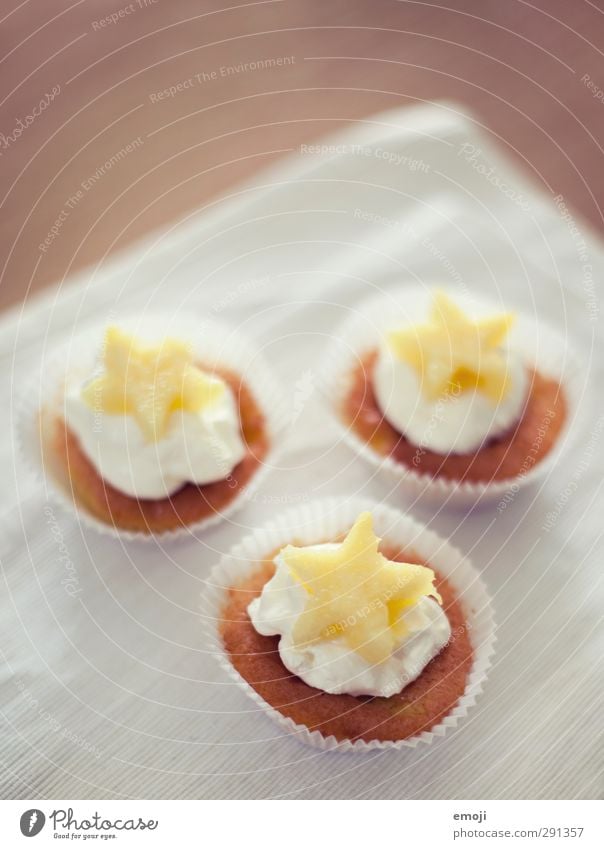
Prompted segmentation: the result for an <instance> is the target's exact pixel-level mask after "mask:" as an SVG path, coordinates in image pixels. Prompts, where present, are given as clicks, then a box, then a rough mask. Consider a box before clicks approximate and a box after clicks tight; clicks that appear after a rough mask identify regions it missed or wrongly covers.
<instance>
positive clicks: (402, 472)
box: [333, 290, 569, 497]
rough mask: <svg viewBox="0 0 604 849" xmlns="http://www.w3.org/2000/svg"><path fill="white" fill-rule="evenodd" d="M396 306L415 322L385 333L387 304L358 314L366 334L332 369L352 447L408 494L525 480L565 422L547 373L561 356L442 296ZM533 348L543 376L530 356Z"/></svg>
mask: <svg viewBox="0 0 604 849" xmlns="http://www.w3.org/2000/svg"><path fill="white" fill-rule="evenodd" d="M419 304H421V315H418V305H419ZM401 306H402V307H403V310H404V312H405V313H411V314H413V315H414V318H415V316H417V318H416V319H415V320H412V321H409V320H405V319H403V320H401V321H400V322H399V323H394V322H393V320H392V312H395V311H396V309H395V308H393V305H392V304H389V305H386V303H385V302H384V301H383V300H382V301H380V302H376V303H374V305H373V312H371V309H370V310H369V312H368V313H367V314H365V313H364V315H365V317H366V318H367V316H368V315H371V316H372V317H373V318H374V319H375V322H376V323H375V325H374V326H373V327H372V331H374V332H373V334H372V335H371V337H370V338H368V339H367V342H366V343H365V346H364V347H362V348H359V347H357V348H356V350H355V359H354V361H351V359H350V357H349V358H348V362H347V363H346V364H343V363H340V364H339V372H338V377H337V380H339V383H340V385H342V386H343V387H344V391H343V392H342V391H340V393H339V395H338V401H337V404H338V410H337V413H338V416H339V418H340V421H341V422H342V423H343V424H344V426H345V428H346V430H347V432H348V435H349V436H350V437H351V438H352V441H353V443H354V444H355V447H357V448H359V446H360V447H361V450H362V453H363V454H364V455H365V456H366V457H369V458H370V459H372V460H373V462H376V463H377V464H378V465H380V466H382V467H385V468H387V469H388V470H389V471H390V472H394V473H395V474H397V475H398V476H399V477H402V478H407V479H408V480H409V479H410V480H412V481H413V483H414V484H415V488H416V491H417V492H421V491H422V490H426V489H428V490H429V489H430V488H431V487H432V488H433V490H434V489H436V491H437V492H439V493H441V494H443V495H451V494H452V493H454V492H459V493H460V494H461V495H462V496H463V495H464V494H465V495H468V496H470V497H472V496H479V495H485V494H496V493H501V492H502V491H504V490H505V489H507V488H509V487H510V486H512V485H514V487H515V486H517V483H518V482H519V481H523V480H524V479H525V478H527V477H532V476H534V473H536V472H537V471H538V470H539V468H540V466H542V464H544V461H545V460H546V459H548V458H549V457H550V456H551V455H552V454H553V451H554V448H555V447H556V446H557V445H558V443H559V442H560V437H561V434H562V433H563V431H564V430H565V427H566V425H567V421H568V399H567V392H566V389H565V387H563V386H562V381H561V374H560V373H559V371H558V370H557V365H558V363H559V362H560V358H561V355H562V353H563V352H564V351H566V349H567V348H566V345H564V344H560V342H559V340H557V341H556V342H555V341H554V340H553V338H552V334H551V333H548V332H547V331H545V330H544V329H539V328H535V327H533V326H531V325H530V323H529V322H526V321H524V322H521V323H519V325H520V326H516V325H517V324H518V322H517V317H516V316H515V315H513V314H511V313H494V312H492V311H489V310H488V308H487V309H486V310H485V307H484V305H479V309H478V311H477V312H474V311H473V310H472V309H471V308H470V307H469V308H467V309H466V308H463V307H462V306H461V305H460V304H458V303H456V301H454V300H453V299H452V298H451V297H450V296H449V295H447V294H446V293H445V292H444V291H438V290H437V291H435V292H433V293H430V295H429V298H428V300H427V302H426V296H425V293H422V294H418V293H417V292H413V291H412V292H410V293H409V295H408V296H407V297H406V298H402V299H401ZM388 308H389V310H390V314H389V317H387V310H388ZM403 310H401V311H403ZM367 320H368V321H369V320H370V319H369V318H367ZM375 331H377V333H376V332H375ZM514 331H515V332H514ZM376 336H377V338H376ZM346 341H347V343H348V345H350V341H349V337H347V340H346ZM539 343H540V358H541V360H543V361H547V364H546V368H545V370H543V369H542V367H541V362H539V356H537V357H535V355H534V351H531V350H530V348H531V346H534V345H537V347H538V348H539ZM568 362H569V361H567V364H566V365H567V367H568ZM333 379H334V380H335V379H336V376H335V374H334V375H333Z"/></svg>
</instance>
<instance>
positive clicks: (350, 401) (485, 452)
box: [341, 351, 566, 483]
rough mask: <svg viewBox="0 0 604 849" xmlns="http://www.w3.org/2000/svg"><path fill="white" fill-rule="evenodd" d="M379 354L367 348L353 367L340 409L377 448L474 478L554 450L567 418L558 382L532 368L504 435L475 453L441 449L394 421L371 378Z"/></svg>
mask: <svg viewBox="0 0 604 849" xmlns="http://www.w3.org/2000/svg"><path fill="white" fill-rule="evenodd" d="M377 354H378V352H377V351H371V352H369V353H368V354H366V355H365V356H364V357H363V359H362V360H361V362H360V363H359V365H358V366H357V367H356V368H355V369H354V371H353V373H352V374H351V376H350V383H349V389H348V392H347V394H346V396H345V398H344V401H343V404H342V409H341V414H342V416H343V418H344V420H345V422H346V423H347V424H348V425H349V426H350V427H351V428H352V429H353V430H354V431H355V432H356V433H357V435H358V436H360V437H361V439H362V440H363V441H364V442H366V443H368V445H370V446H371V448H373V449H374V451H377V452H378V453H379V454H382V455H384V456H390V457H392V459H393V460H396V461H397V462H399V463H402V464H403V465H404V466H408V467H409V468H410V469H413V470H414V471H416V472H418V473H420V474H428V475H430V476H431V477H433V478H435V477H442V478H448V479H450V480H454V481H468V482H473V483H479V482H482V483H488V482H490V481H498V480H507V479H509V478H515V477H517V476H518V475H523V474H525V473H526V472H528V471H530V470H531V468H533V466H535V465H536V464H537V463H539V462H540V461H541V460H542V459H543V458H544V457H545V456H546V455H547V454H548V452H549V451H551V449H552V447H553V445H554V444H555V442H556V440H557V438H558V436H559V434H560V431H561V429H562V426H563V424H564V421H565V419H566V402H565V399H564V394H563V392H562V390H561V388H560V385H559V383H558V382H557V381H555V380H550V379H548V378H545V377H543V376H542V375H540V374H539V372H537V371H531V372H530V374H529V386H530V390H529V396H528V398H527V402H526V405H525V408H524V411H523V414H522V417H521V419H520V421H519V422H518V424H517V425H515V426H514V427H513V428H512V429H511V430H510V431H509V433H507V434H506V435H505V436H502V437H500V438H498V439H493V440H491V442H489V443H487V444H485V445H484V446H483V447H482V448H480V449H479V450H478V451H476V452H474V453H471V454H438V453H436V452H435V451H429V450H427V449H424V448H419V447H418V446H417V445H415V444H414V443H412V442H410V441H409V440H408V439H406V437H404V436H402V435H401V434H400V433H399V432H398V431H397V430H396V429H395V428H394V427H392V425H391V424H390V422H388V421H387V420H386V419H385V418H384V415H383V413H382V411H381V409H380V407H379V406H378V403H377V401H376V398H375V394H374V391H373V381H372V377H373V369H374V366H375V362H376V359H377ZM409 403H413V399H410V400H409Z"/></svg>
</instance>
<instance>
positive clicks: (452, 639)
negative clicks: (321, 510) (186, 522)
mask: <svg viewBox="0 0 604 849" xmlns="http://www.w3.org/2000/svg"><path fill="white" fill-rule="evenodd" d="M395 515H397V514H395ZM385 518H386V521H387V522H388V526H389V527H390V528H392V529H393V530H392V531H391V532H389V535H391V536H392V537H393V541H387V542H383V541H381V540H380V539H379V538H378V537H377V536H376V535H375V533H374V530H373V517H372V514H371V513H370V512H367V511H365V512H363V513H361V514H360V515H358V517H357V518H356V520H355V521H353V522H351V523H347V524H348V529H347V531H346V532H345V534H344V535H343V538H342V535H339V537H340V538H339V539H335V540H334V539H325V538H323V539H318V540H316V541H313V542H311V543H308V544H305V545H297V544H295V542H293V543H289V544H285V545H280V546H278V548H277V549H276V550H275V551H272V552H266V553H265V556H264V557H262V556H260V557H259V558H258V560H257V561H256V562H254V563H250V564H248V567H247V568H248V574H247V576H246V577H245V578H244V579H243V580H239V581H237V582H236V583H235V584H234V585H233V586H230V588H229V589H228V591H227V593H226V595H225V597H224V598H223V600H222V602H221V608H220V612H219V631H220V640H221V643H222V646H223V647H224V650H225V652H226V654H227V657H228V659H229V662H230V663H231V664H232V666H233V667H234V669H235V670H236V671H237V672H238V673H239V675H240V676H241V678H242V679H243V680H244V681H245V682H247V684H248V685H249V686H251V687H252V688H253V690H254V691H255V693H256V694H257V695H258V696H259V697H260V698H261V699H262V700H263V702H264V703H266V704H267V705H268V706H270V707H271V708H272V709H273V710H274V711H276V712H277V713H278V714H279V715H280V716H281V717H282V718H283V717H286V718H287V719H288V720H291V722H293V723H294V724H295V726H296V727H300V726H302V727H304V728H305V729H307V731H308V732H310V733H311V734H312V733H313V732H319V734H320V735H321V737H322V738H328V737H333V738H335V739H336V740H337V741H340V742H341V741H351V742H352V743H353V744H354V743H355V742H356V741H364V744H367V743H373V744H375V743H376V742H378V743H380V744H381V743H384V742H386V741H390V742H391V741H402V740H409V739H410V738H414V737H416V736H418V735H422V734H423V733H424V732H430V731H431V730H433V729H435V727H437V726H439V725H440V723H441V722H442V721H443V720H444V718H445V717H447V716H450V715H451V714H452V713H453V712H454V711H455V709H456V706H457V705H458V703H459V702H460V700H461V699H462V698H463V696H464V693H465V691H466V687H467V684H468V681H469V676H470V674H471V671H472V669H473V665H474V662H475V652H474V647H473V644H472V641H471V639H470V630H471V626H470V623H469V621H468V618H467V612H466V610H465V609H464V606H463V605H462V603H461V601H460V600H459V597H458V592H457V590H456V588H455V586H454V584H453V583H451V582H450V581H449V580H448V579H447V577H445V575H444V574H439V573H438V571H436V570H433V569H432V568H431V566H430V564H429V563H427V562H426V560H425V558H424V557H422V556H421V555H419V554H417V553H414V551H413V550H409V548H408V547H405V546H401V544H400V543H399V542H397V541H395V540H397V539H400V533H399V534H398V535H397V533H396V522H397V520H396V519H395V520H394V524H393V523H392V511H387V515H386V516H385ZM414 530H415V528H414ZM403 532H406V533H409V531H408V530H406V529H405V527H404V528H403ZM415 536H417V535H416V534H415ZM442 545H443V544H442V541H441V556H442ZM446 556H449V555H448V554H447V555H446ZM451 566H453V564H451ZM458 569H459V571H460V572H461V569H462V567H458ZM213 577H214V576H213Z"/></svg>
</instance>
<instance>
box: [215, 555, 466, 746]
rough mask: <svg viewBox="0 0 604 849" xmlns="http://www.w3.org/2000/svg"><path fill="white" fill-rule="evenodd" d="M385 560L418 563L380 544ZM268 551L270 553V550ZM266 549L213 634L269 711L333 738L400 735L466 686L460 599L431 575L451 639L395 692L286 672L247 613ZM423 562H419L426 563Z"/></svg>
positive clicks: (435, 717)
mask: <svg viewBox="0 0 604 849" xmlns="http://www.w3.org/2000/svg"><path fill="white" fill-rule="evenodd" d="M380 550H381V551H382V553H383V554H384V555H385V556H386V557H388V558H389V559H390V560H399V561H404V562H411V563H423V561H421V560H420V559H419V558H417V557H415V556H413V555H412V554H410V553H408V552H407V553H405V552H402V551H400V550H399V549H397V548H394V549H392V548H390V549H389V548H388V547H387V546H380ZM275 553H276V552H275ZM275 553H273V554H271V555H269V557H267V559H266V560H265V561H263V562H259V563H258V568H257V570H256V571H255V572H254V574H253V575H252V577H250V578H249V579H248V580H247V581H246V582H245V583H243V584H241V585H240V586H239V587H237V588H233V589H231V590H229V599H228V602H227V604H226V606H225V608H224V610H223V611H222V616H223V621H222V623H221V626H220V631H221V636H222V639H223V643H224V646H225V649H226V651H227V652H228V654H229V656H230V659H231V662H232V663H233V666H234V667H235V669H237V671H238V672H239V674H240V675H241V676H242V677H243V678H244V679H245V680H246V681H247V682H248V683H249V684H250V685H251V686H252V687H253V688H254V689H255V690H256V691H257V692H258V693H259V694H260V696H262V698H263V699H264V700H265V701H266V702H268V704H270V705H271V706H272V707H273V708H275V710H278V711H279V713H281V714H283V715H284V716H287V717H290V718H291V719H293V721H294V722H295V723H297V724H300V725H305V726H306V727H307V728H308V729H309V730H311V731H315V730H317V731H320V732H321V733H322V734H323V735H324V736H326V737H327V736H329V735H333V736H334V737H336V739H338V740H352V741H354V740H365V741H367V742H369V741H371V740H403V739H405V738H407V737H412V736H414V735H415V734H420V733H421V732H422V731H429V730H430V728H432V727H433V726H435V725H436V724H437V723H439V722H440V721H441V720H442V719H444V717H445V716H447V714H449V713H451V711H452V710H453V708H454V707H455V705H456V704H457V702H458V701H459V699H460V697H461V696H462V695H463V693H464V691H465V688H466V681H467V678H468V675H469V673H470V669H471V667H472V660H473V650H472V644H471V642H470V639H469V636H468V627H467V625H466V621H465V616H464V613H463V610H462V608H461V605H460V603H459V602H458V601H457V600H456V598H455V593H454V591H453V589H452V588H451V587H450V586H449V584H448V583H447V582H446V581H445V580H444V579H443V578H439V577H438V575H437V580H436V586H437V588H438V591H439V592H440V593H441V595H442V598H443V608H444V610H445V611H446V613H447V617H448V619H449V622H450V624H451V639H450V641H449V643H448V645H446V646H445V648H444V649H443V650H442V651H441V653H440V654H439V655H438V656H437V657H435V658H434V660H432V661H431V662H430V663H429V664H428V665H427V666H426V668H425V669H424V671H423V672H422V674H421V675H420V676H419V678H417V679H416V680H415V681H413V682H412V683H411V684H409V685H408V686H407V687H405V689H404V690H403V691H402V692H401V693H398V694H397V695H394V696H390V697H389V698H387V699H383V698H376V697H372V696H363V697H357V696H347V695H340V696H336V695H331V694H330V693H324V692H323V691H322V690H317V689H315V688H314V687H310V686H309V685H308V684H305V683H304V681H302V679H301V678H298V677H297V676H295V675H292V674H291V673H290V672H289V671H288V670H287V669H286V668H285V666H284V665H283V663H282V661H281V658H280V656H279V651H278V646H279V639H280V638H279V637H278V636H276V637H263V636H262V635H261V634H258V632H257V631H256V630H255V628H254V626H253V625H252V622H251V620H250V618H249V616H248V613H247V607H248V605H249V603H250V602H251V601H252V600H253V599H254V598H256V597H257V596H259V595H260V593H261V592H262V587H263V586H264V584H265V583H266V582H267V581H268V580H270V578H271V577H272V575H273V573H274V570H275V567H274V564H273V563H272V558H273V556H274V554H275ZM426 565H427V564H426Z"/></svg>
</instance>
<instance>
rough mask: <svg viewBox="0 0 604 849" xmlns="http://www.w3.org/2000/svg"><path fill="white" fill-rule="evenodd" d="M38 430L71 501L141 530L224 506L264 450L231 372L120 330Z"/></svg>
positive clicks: (177, 342) (255, 415)
mask: <svg viewBox="0 0 604 849" xmlns="http://www.w3.org/2000/svg"><path fill="white" fill-rule="evenodd" d="M45 433H46V439H45V445H44V449H45V456H46V458H47V459H48V460H49V462H50V463H51V465H52V466H54V467H55V469H56V468H57V467H58V468H59V470H60V472H61V474H62V477H63V479H64V482H65V485H66V486H67V487H68V488H69V489H70V491H71V493H72V495H73V496H74V498H75V501H76V503H77V504H79V505H80V506H83V507H84V508H85V509H86V510H87V511H89V512H90V513H91V514H93V516H95V517H96V518H97V519H100V520H101V521H102V522H104V523H107V524H109V525H112V526H114V527H116V528H119V529H123V530H129V531H139V532H143V533H146V534H151V533H160V532H163V531H168V530H175V529H177V528H180V527H183V526H189V525H192V524H194V523H197V522H199V521H201V520H204V519H206V518H208V517H211V516H213V515H215V514H216V513H219V512H220V511H222V510H224V509H225V508H226V507H227V506H228V505H229V504H230V502H232V501H233V499H234V498H235V497H236V496H237V495H238V494H239V493H240V492H241V491H242V490H243V488H244V487H245V486H246V484H248V483H249V481H250V480H251V478H252V476H253V475H254V473H255V472H256V471H257V470H258V468H259V466H260V465H261V463H262V460H263V458H264V456H265V455H266V452H267V450H268V437H267V428H266V425H265V418H264V415H263V412H262V410H261V409H260V407H259V405H258V403H257V401H256V399H255V397H254V395H253V394H252V392H251V391H250V390H249V388H248V387H247V386H246V385H245V383H244V382H243V381H242V380H241V378H240V377H239V375H238V374H237V373H236V372H235V371H234V370H232V369H231V368H227V367H222V366H217V365H215V364H214V365H212V366H211V367H209V366H208V367H205V364H204V363H203V362H200V361H198V359H197V357H196V352H195V349H194V346H193V344H192V343H190V342H189V341H186V340H182V339H175V338H170V337H166V336H163V335H162V336H161V337H160V338H157V337H155V338H154V339H153V340H152V341H142V340H140V339H138V338H137V337H136V336H134V335H132V334H130V333H128V332H126V331H125V330H123V329H122V328H120V327H118V326H112V327H109V328H108V329H107V330H106V332H105V336H104V342H103V355H102V364H101V369H100V371H99V368H98V366H97V368H96V369H95V370H94V371H93V373H92V374H90V373H88V374H85V375H84V376H82V375H81V374H78V373H76V374H71V375H68V376H67V378H66V380H65V385H64V390H63V394H62V403H61V404H60V405H57V411H56V412H54V414H53V415H52V420H51V421H50V423H48V422H47V426H46V428H45Z"/></svg>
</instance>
